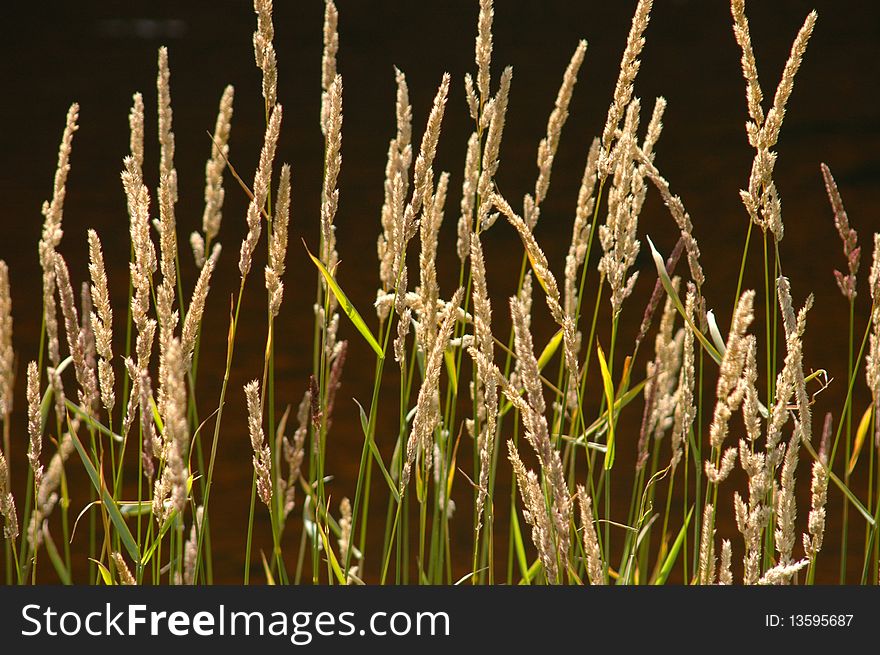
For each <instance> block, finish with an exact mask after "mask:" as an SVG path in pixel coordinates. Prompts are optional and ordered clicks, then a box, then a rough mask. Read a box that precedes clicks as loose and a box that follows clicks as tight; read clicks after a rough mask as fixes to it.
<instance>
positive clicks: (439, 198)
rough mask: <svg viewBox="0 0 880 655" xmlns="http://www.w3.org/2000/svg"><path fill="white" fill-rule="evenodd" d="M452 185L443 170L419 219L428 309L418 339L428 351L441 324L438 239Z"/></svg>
mask: <svg viewBox="0 0 880 655" xmlns="http://www.w3.org/2000/svg"><path fill="white" fill-rule="evenodd" d="M448 185H449V173H443V174H442V175H441V176H440V179H439V181H438V183H437V190H436V193H435V194H434V196H433V197H432V198H431V199H430V201H429V202H428V204H427V205H426V206H425V211H424V213H423V215H422V220H421V221H420V223H419V236H420V237H421V246H422V248H421V252H420V254H419V287H418V293H419V295H420V296H421V298H422V306H423V307H424V308H425V310H426V312H425V313H423V314H422V316H421V319H422V320H421V321H420V326H419V329H417V330H416V340H417V342H418V343H419V346H420V347H421V348H422V350H423V351H424V352H429V351H430V350H431V347H432V345H433V340H434V335H435V332H436V327H437V326H436V323H435V319H434V314H435V310H434V307H436V305H437V300H438V299H439V297H440V287H439V286H438V283H437V240H438V235H439V231H440V224H441V223H442V221H443V212H444V205H445V203H446V191H447V188H448Z"/></svg>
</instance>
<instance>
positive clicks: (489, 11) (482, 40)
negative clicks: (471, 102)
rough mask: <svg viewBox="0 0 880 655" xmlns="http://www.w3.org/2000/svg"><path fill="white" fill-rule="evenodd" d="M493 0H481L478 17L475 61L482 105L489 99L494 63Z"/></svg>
mask: <svg viewBox="0 0 880 655" xmlns="http://www.w3.org/2000/svg"><path fill="white" fill-rule="evenodd" d="M492 5H493V0H480V14H479V16H478V17H477V39H476V47H475V49H474V50H475V61H476V64H477V88H478V89H479V91H480V106H484V105H485V104H486V101H487V100H488V99H489V86H490V81H491V80H490V77H491V74H492V72H491V70H490V68H491V64H492V18H493V17H494V15H495V9H494V7H493V6H492Z"/></svg>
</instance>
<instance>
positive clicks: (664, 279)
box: [645, 235, 721, 364]
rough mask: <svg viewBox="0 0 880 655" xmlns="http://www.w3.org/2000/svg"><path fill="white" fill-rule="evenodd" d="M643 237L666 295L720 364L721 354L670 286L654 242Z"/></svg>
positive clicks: (704, 346) (707, 350) (664, 266)
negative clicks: (646, 241)
mask: <svg viewBox="0 0 880 655" xmlns="http://www.w3.org/2000/svg"><path fill="white" fill-rule="evenodd" d="M645 238H646V239H647V240H648V245H649V246H650V247H651V256H652V257H653V258H654V265H655V266H656V267H657V275H659V276H660V282H661V283H662V284H663V288H664V289H665V290H666V293H667V295H668V296H669V297H670V298H671V299H672V303H673V304H674V305H675V309H677V310H678V313H679V314H681V316H682V318H684V320H685V322H686V323H687V324H688V327H689V328H690V329H691V331H692V332H693V333H694V336H696V337H697V339H698V340H699V342H700V343H701V344H702V346H703V348H704V349H705V350H706V352H707V353H709V356H710V357H711V358H712V359H714V360H715V363H716V364H721V355H720V354H719V353H718V351H717V350H716V349H715V346H713V345H712V344H711V343H709V340H708V339H707V338H706V335H704V334H703V333H702V332H700V330H699V328H697V326H696V325H694V322H693V321H692V320H691V318H690V316H688V315H687V312H685V310H684V305H682V304H681V299H679V297H678V294H677V293H675V289H673V288H672V280H670V279H669V275H668V274H667V273H666V264H664V263H663V257H662V256H661V255H660V253H659V252H657V249H656V248H655V247H654V242H653V241H651V237H649V236H647V235H646V236H645Z"/></svg>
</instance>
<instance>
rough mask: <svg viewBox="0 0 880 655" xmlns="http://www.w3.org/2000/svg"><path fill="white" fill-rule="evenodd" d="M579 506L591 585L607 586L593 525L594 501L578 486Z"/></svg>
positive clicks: (597, 538)
mask: <svg viewBox="0 0 880 655" xmlns="http://www.w3.org/2000/svg"><path fill="white" fill-rule="evenodd" d="M577 495H578V504H579V505H580V509H581V528H582V529H583V532H584V534H583V539H584V554H585V555H586V558H587V576H588V577H589V578H590V584H594V585H604V584H605V573H604V570H605V566H604V565H603V563H602V551H601V550H600V548H599V537H598V535H597V534H596V526H595V525H594V524H593V500H592V498H590V496H589V494H587V490H586V489H585V488H584V487H583V486H582V485H578V488H577Z"/></svg>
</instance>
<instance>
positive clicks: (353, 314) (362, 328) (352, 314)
mask: <svg viewBox="0 0 880 655" xmlns="http://www.w3.org/2000/svg"><path fill="white" fill-rule="evenodd" d="M303 246H304V247H305V249H306V253H308V255H309V258H310V259H311V260H312V262H313V263H314V264H315V266H317V267H318V270H319V271H321V275H323V276H324V279H325V280H326V281H327V286H328V287H330V290H331V291H332V292H333V295H334V296H336V300H338V301H339V306H340V307H342V311H344V312H345V315H346V316H348V318H349V320H351V322H352V323H353V324H354V326H355V328H357V331H358V332H360V333H361V336H362V337H363V338H364V339H366V341H367V343H368V344H370V347H371V348H372V349H373V350H374V351H375V352H376V355H378V356H379V359H385V353H384V352H382V346H380V345H379V342H378V341H376V337H374V336H373V333H372V332H370V328H368V327H367V324H366V323H365V322H364V319H363V318H361V315H360V314H359V313H358V310H357V309H355V307H354V305H352V304H351V301H350V300H349V299H348V296H346V295H345V292H344V291H343V290H342V287H340V286H339V283H338V282H336V279H335V278H334V277H333V274H332V273H330V271H328V270H327V268H326V267H325V266H324V264H322V263H321V260H320V259H318V258H317V257H315V256H314V255H313V254H312V253H311V252H309V248H308V246H306V244H305V241H303Z"/></svg>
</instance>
